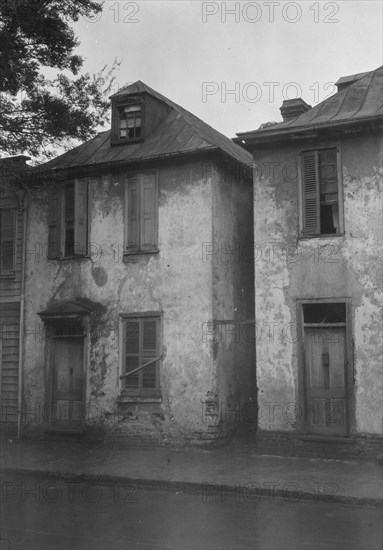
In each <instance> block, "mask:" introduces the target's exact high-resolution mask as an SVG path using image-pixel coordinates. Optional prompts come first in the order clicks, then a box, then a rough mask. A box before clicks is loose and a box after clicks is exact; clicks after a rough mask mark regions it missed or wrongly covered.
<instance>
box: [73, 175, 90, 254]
mask: <svg viewBox="0 0 383 550" xmlns="http://www.w3.org/2000/svg"><path fill="white" fill-rule="evenodd" d="M87 222H88V184H87V182H84V181H77V180H76V181H75V184H74V253H75V255H78V256H85V255H86V252H87V234H88V223H87Z"/></svg>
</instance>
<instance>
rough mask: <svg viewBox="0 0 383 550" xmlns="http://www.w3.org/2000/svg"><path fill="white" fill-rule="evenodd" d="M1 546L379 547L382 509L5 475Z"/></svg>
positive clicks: (75, 549)
mask: <svg viewBox="0 0 383 550" xmlns="http://www.w3.org/2000/svg"><path fill="white" fill-rule="evenodd" d="M1 490H2V499H1V500H2V502H1V507H2V510H1V512H2V513H1V528H2V533H1V545H0V548H1V550H67V549H68V550H120V549H121V550H130V549H142V550H159V549H161V550H173V549H174V550H189V549H190V550H191V549H193V550H194V549H196V550H213V549H214V550H228V549H230V550H245V549H246V550H263V549H265V550H266V549H267V550H279V549H283V550H322V549H326V550H380V549H381V548H382V519H381V510H380V509H379V508H373V507H368V506H354V505H344V504H339V503H331V502H323V501H320V500H318V501H314V500H313V501H310V500H297V501H296V502H288V500H286V499H283V498H280V497H273V494H272V492H270V493H269V494H268V495H258V496H257V497H255V496H254V495H253V496H252V495H250V494H246V493H243V492H242V493H241V492H240V491H238V492H237V493H235V492H233V493H229V492H225V493H220V492H219V491H213V490H211V489H210V490H209V489H208V490H206V487H205V488H203V487H201V491H200V493H199V494H186V493H183V492H180V491H175V490H173V489H170V490H168V491H164V490H160V489H148V488H144V487H139V486H138V485H134V484H110V485H103V484H99V483H97V482H94V483H91V482H88V481H82V480H74V479H73V478H71V479H66V480H64V479H63V480H58V479H44V478H38V477H36V478H34V477H25V476H22V475H20V476H16V475H9V476H7V475H5V474H4V475H3V476H1Z"/></svg>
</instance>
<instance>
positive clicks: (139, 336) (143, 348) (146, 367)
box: [123, 317, 161, 393]
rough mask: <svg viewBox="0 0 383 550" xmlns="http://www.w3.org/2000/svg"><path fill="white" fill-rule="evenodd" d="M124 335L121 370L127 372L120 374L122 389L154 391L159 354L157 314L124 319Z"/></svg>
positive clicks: (157, 375) (157, 384) (135, 391)
mask: <svg viewBox="0 0 383 550" xmlns="http://www.w3.org/2000/svg"><path fill="white" fill-rule="evenodd" d="M123 337H124V364H123V374H124V375H125V374H128V376H124V378H123V380H124V384H123V387H124V389H125V390H126V391H128V392H132V393H153V392H157V391H158V390H159V365H160V354H161V352H160V318H159V317H141V318H140V317H138V318H134V319H130V318H129V319H126V320H124V324H123ZM140 367H142V368H140ZM129 373H131V374H129Z"/></svg>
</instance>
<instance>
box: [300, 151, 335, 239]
mask: <svg viewBox="0 0 383 550" xmlns="http://www.w3.org/2000/svg"><path fill="white" fill-rule="evenodd" d="M301 160H302V162H301V168H302V169H301V174H302V181H301V185H302V209H301V223H300V233H301V235H302V236H306V237H315V236H320V235H339V234H342V233H343V231H344V228H343V199H342V185H341V172H340V162H339V154H338V150H337V148H335V147H333V148H328V149H318V150H315V151H304V152H302V154H301Z"/></svg>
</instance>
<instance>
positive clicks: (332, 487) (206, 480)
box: [0, 437, 383, 506]
mask: <svg viewBox="0 0 383 550" xmlns="http://www.w3.org/2000/svg"><path fill="white" fill-rule="evenodd" d="M0 457H1V471H2V474H3V479H5V478H6V476H7V475H11V474H16V473H17V474H20V473H22V474H30V475H33V476H39V477H42V476H44V477H50V478H52V477H53V478H59V479H71V478H80V479H81V480H88V481H90V482H92V483H99V484H101V483H119V484H122V483H124V484H132V485H133V484H134V485H135V487H136V488H137V489H139V488H145V487H147V488H149V487H152V488H154V487H158V488H164V489H169V490H172V491H173V490H175V491H184V492H188V493H193V494H200V495H201V498H213V497H219V495H221V496H222V495H223V494H224V492H229V491H235V492H236V493H237V494H240V495H242V498H246V499H248V500H249V502H254V501H256V500H257V499H258V498H260V497H261V496H264V497H266V498H269V499H271V498H274V497H282V498H284V499H285V500H286V501H287V502H297V501H298V500H302V499H309V500H312V501H315V502H340V503H348V504H367V505H372V506H379V505H382V503H383V499H382V494H383V489H382V480H383V467H382V466H381V465H379V464H375V463H371V462H369V463H363V462H353V461H343V460H334V459H331V460H330V459H329V460H324V459H309V458H291V457H288V458H287V457H276V456H268V455H257V454H254V453H251V452H249V451H248V450H247V449H245V448H243V447H241V446H240V445H238V446H236V445H230V446H228V447H225V448H220V449H212V450H206V449H200V448H181V449H176V448H173V447H155V448H151V447H150V448H121V447H105V446H101V445H90V444H85V443H74V442H70V443H67V442H56V441H33V442H31V441H16V440H12V439H8V438H6V437H2V439H1V453H0Z"/></svg>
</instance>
